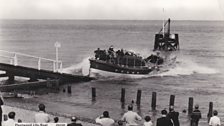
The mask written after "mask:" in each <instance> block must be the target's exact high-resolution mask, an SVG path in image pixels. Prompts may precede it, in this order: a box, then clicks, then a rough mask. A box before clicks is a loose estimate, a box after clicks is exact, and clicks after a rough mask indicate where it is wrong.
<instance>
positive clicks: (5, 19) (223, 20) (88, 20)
mask: <svg viewBox="0 0 224 126" xmlns="http://www.w3.org/2000/svg"><path fill="white" fill-rule="evenodd" d="M167 19H168V18H167ZM0 20H80V21H161V20H163V19H69V18H68V19H58V18H52V19H47V18H45V19H40V18H24V19H22V18H0ZM171 20H173V21H224V19H221V20H218V19H214V20H213V19H211V20H208V19H205V20H202V19H189V20H187V19H171Z"/></svg>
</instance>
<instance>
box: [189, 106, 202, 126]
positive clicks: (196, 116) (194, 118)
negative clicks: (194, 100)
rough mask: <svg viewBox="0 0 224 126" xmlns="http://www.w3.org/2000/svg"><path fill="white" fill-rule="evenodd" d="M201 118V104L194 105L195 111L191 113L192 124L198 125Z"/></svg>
mask: <svg viewBox="0 0 224 126" xmlns="http://www.w3.org/2000/svg"><path fill="white" fill-rule="evenodd" d="M200 119H201V111H200V110H199V105H197V104H196V105H195V106H194V111H193V112H192V114H191V126H198V122H199V120H200Z"/></svg>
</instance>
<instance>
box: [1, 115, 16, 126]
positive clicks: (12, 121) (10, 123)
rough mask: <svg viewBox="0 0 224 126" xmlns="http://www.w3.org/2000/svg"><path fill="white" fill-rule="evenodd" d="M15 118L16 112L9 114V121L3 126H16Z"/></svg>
mask: <svg viewBox="0 0 224 126" xmlns="http://www.w3.org/2000/svg"><path fill="white" fill-rule="evenodd" d="M15 116H16V113H15V112H9V114H8V117H9V118H8V120H7V121H5V122H3V126H15V123H16V121H15Z"/></svg>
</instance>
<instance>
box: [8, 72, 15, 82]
mask: <svg viewBox="0 0 224 126" xmlns="http://www.w3.org/2000/svg"><path fill="white" fill-rule="evenodd" d="M6 74H7V75H8V83H9V84H14V83H15V75H13V73H10V72H6Z"/></svg>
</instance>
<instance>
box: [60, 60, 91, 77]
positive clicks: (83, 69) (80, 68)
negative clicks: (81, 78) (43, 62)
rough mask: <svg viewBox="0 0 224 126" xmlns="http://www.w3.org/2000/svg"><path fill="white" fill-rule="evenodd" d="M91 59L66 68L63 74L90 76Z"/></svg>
mask: <svg viewBox="0 0 224 126" xmlns="http://www.w3.org/2000/svg"><path fill="white" fill-rule="evenodd" d="M89 58H90V57H87V58H85V59H83V60H82V61H81V62H80V63H78V64H74V65H72V66H70V67H67V68H64V69H63V70H62V73H69V74H77V73H78V74H81V73H82V74H83V75H88V74H89V73H88V71H89V67H90V63H89Z"/></svg>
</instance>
